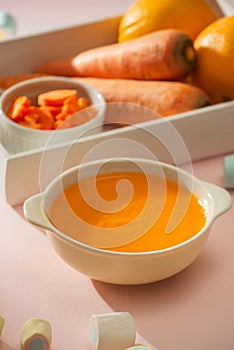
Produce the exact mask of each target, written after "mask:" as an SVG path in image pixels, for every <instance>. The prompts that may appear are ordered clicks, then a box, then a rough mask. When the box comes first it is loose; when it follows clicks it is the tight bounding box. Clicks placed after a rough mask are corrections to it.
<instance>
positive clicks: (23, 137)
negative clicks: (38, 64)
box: [0, 77, 106, 153]
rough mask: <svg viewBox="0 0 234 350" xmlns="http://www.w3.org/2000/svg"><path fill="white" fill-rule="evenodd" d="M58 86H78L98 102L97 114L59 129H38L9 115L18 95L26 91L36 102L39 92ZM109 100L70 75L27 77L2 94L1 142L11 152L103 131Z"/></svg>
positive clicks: (0, 107)
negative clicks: (27, 78) (9, 110)
mask: <svg viewBox="0 0 234 350" xmlns="http://www.w3.org/2000/svg"><path fill="white" fill-rule="evenodd" d="M56 89H77V91H78V94H79V96H83V97H85V98H86V99H87V100H88V102H89V103H90V104H92V105H94V106H95V108H96V109H97V114H96V115H95V117H94V118H93V119H91V120H89V121H88V122H86V123H84V124H81V125H79V126H76V127H72V128H67V129H58V130H54V131H53V130H52V131H50V130H35V129H31V128H27V127H24V126H21V125H19V124H18V123H15V122H14V121H12V120H11V119H10V118H9V117H7V111H8V109H9V107H10V105H11V103H12V101H13V100H14V98H15V97H17V96H22V95H25V96H27V97H29V98H30V99H31V100H32V102H33V103H36V98H37V96H38V94H40V93H43V92H46V91H50V90H56ZM105 109H106V107H105V100H104V98H103V96H102V95H101V94H100V93H99V92H98V91H97V90H96V89H95V88H93V87H91V86H90V85H88V84H86V83H81V82H78V81H77V80H75V79H71V78H66V77H39V78H34V79H29V80H25V81H23V82H20V83H18V84H15V85H13V86H11V87H10V88H8V89H7V90H5V91H4V92H3V93H2V95H1V97H0V113H1V114H0V127H1V142H2V144H3V145H4V147H5V148H6V149H7V151H8V152H9V153H19V152H23V151H29V150H33V149H38V148H44V147H46V146H48V145H49V146H53V145H56V144H59V143H65V142H71V143H73V142H75V141H76V140H77V139H78V138H79V137H81V136H83V135H87V134H89V135H90V134H92V133H96V132H100V131H101V128H102V125H103V122H104V114H105Z"/></svg>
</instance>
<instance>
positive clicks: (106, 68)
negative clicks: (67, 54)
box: [37, 29, 196, 80]
mask: <svg viewBox="0 0 234 350" xmlns="http://www.w3.org/2000/svg"><path fill="white" fill-rule="evenodd" d="M195 66H196V53H195V50H194V47H193V43H192V40H191V39H190V38H189V37H188V35H187V34H186V33H184V32H182V31H179V30H176V29H166V30H160V31H156V32H153V33H149V34H146V35H144V36H141V37H139V38H136V39H132V40H129V41H128V42H123V43H114V44H110V45H106V46H100V47H97V48H94V49H90V50H87V51H84V52H82V53H80V54H78V55H76V56H75V57H72V58H70V59H67V60H57V61H52V62H49V63H47V64H45V65H43V66H41V67H39V68H38V69H37V73H43V74H53V75H64V76H71V77H72V76H77V77H79V76H86V77H88V76H90V77H98V78H119V79H121V78H124V79H144V80H178V79H180V78H182V77H184V76H186V75H188V74H189V73H190V72H191V71H192V70H193V69H194V68H195Z"/></svg>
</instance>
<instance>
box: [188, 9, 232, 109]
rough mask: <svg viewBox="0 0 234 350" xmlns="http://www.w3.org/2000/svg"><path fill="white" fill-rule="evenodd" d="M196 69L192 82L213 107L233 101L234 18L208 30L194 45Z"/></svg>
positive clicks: (229, 18)
mask: <svg viewBox="0 0 234 350" xmlns="http://www.w3.org/2000/svg"><path fill="white" fill-rule="evenodd" d="M194 47H195V50H196V52H197V69H196V71H195V73H194V76H193V82H194V84H196V85H197V86H199V87H200V88H202V89H203V90H204V91H205V92H206V93H207V94H208V95H209V97H210V99H211V101H212V102H213V103H219V102H222V101H226V100H233V99H234V15H233V16H228V17H223V18H221V19H219V20H217V21H215V22H214V23H212V24H210V25H209V26H207V27H206V28H205V29H204V30H203V31H202V32H201V33H200V34H199V35H198V37H197V38H196V40H195V41H194Z"/></svg>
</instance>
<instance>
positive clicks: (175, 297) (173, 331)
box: [0, 0, 234, 350]
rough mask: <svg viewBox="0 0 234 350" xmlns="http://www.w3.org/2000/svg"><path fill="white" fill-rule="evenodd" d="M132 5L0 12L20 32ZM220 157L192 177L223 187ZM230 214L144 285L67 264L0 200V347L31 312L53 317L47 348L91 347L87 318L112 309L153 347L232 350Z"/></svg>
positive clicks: (26, 6) (13, 0)
mask: <svg viewBox="0 0 234 350" xmlns="http://www.w3.org/2000/svg"><path fill="white" fill-rule="evenodd" d="M131 3H132V0H118V1H114V2H111V4H110V2H108V1H107V0H99V1H98V2H97V1H91V0H85V1H82V2H81V1H80V0H76V1H74V0H73V1H72V0H66V1H64V2H60V1H58V2H54V1H48V0H47V1H46V0H41V1H40V2H33V1H29V0H21V1H19V0H3V1H1V10H4V11H10V12H11V13H12V14H13V15H14V16H15V17H16V19H17V22H18V35H19V36H21V35H26V34H29V33H35V32H44V31H46V30H50V29H57V28H61V27H65V26H70V25H76V24H79V23H84V22H89V21H93V20H95V19H101V18H105V17H109V16H112V15H118V14H121V13H122V12H123V11H124V10H125V9H126V8H127V7H128V6H129V5H130V4H131ZM233 3H234V1H233ZM217 142H218V140H217ZM233 153H234V144H233ZM224 156H225V155H223V156H219V157H214V158H211V159H206V160H202V161H199V162H196V163H194V173H195V175H197V176H198V177H200V178H201V179H204V180H207V181H210V182H212V183H215V184H218V185H220V186H223V157H224ZM16 176H17V175H16ZM230 193H231V194H232V197H233V199H234V193H233V191H230ZM233 214H234V209H233V208H232V209H231V210H230V211H229V212H227V213H226V214H224V215H223V216H222V217H220V218H218V219H217V221H216V222H215V223H214V225H213V227H212V230H211V235H210V238H209V240H208V242H207V244H206V246H205V248H204V250H203V252H202V254H201V255H200V256H199V257H198V259H197V260H196V261H195V262H194V263H193V264H192V265H191V266H190V267H189V268H187V269H186V270H185V271H183V272H181V273H180V274H178V275H176V276H174V277H171V278H169V279H167V280H165V281H161V282H158V283H154V284H150V285H145V286H115V285H108V284H104V283H100V282H95V281H92V280H90V279H89V278H88V277H86V276H84V275H81V274H80V273H78V272H76V271H75V270H73V269H72V268H71V267H69V266H68V265H66V264H65V263H64V262H63V261H62V260H61V259H60V257H59V256H58V255H57V254H56V253H55V251H54V250H53V248H52V247H51V246H50V244H49V242H48V240H47V238H46V236H45V235H44V234H43V232H41V231H40V230H39V229H37V228H35V227H33V226H32V225H30V224H29V223H28V222H26V221H25V220H24V218H23V215H22V206H18V207H15V208H12V207H10V206H9V205H7V204H6V203H5V202H4V201H3V200H2V199H0V315H2V316H4V317H5V320H6V324H5V327H4V329H3V333H2V338H1V341H0V350H10V349H11V348H12V347H13V348H15V349H19V348H20V346H19V339H20V331H21V328H22V326H23V324H24V322H26V321H27V320H28V319H30V318H33V317H38V318H45V319H47V320H49V321H50V322H51V325H52V329H53V340H52V349H53V350H72V349H76V348H77V349H82V350H85V349H86V350H90V349H91V346H90V340H89V320H90V316H91V315H92V314H94V313H106V312H113V311H129V312H131V314H132V315H133V317H134V320H135V324H136V328H137V332H138V335H137V340H138V341H139V342H141V343H144V344H149V345H151V346H152V347H153V348H155V349H158V350H198V349H199V350H232V349H234V331H233V329H234V328H233V327H234V326H233V325H234V278H233V267H234V254H233V246H234V234H233V233H234V229H233V227H234V221H233V218H234V215H233ZM110 350H111V349H110Z"/></svg>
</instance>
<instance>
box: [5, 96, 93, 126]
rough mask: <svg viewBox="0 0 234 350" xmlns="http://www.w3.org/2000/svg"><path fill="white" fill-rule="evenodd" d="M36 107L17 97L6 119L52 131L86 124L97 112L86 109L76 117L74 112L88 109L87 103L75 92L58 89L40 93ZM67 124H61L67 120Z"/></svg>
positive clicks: (27, 100) (24, 97) (23, 98)
mask: <svg viewBox="0 0 234 350" xmlns="http://www.w3.org/2000/svg"><path fill="white" fill-rule="evenodd" d="M37 101H38V105H37V106H33V105H32V104H31V100H30V99H29V98H28V97H26V96H18V97H17V98H16V99H15V100H14V101H13V102H12V104H11V105H10V108H9V110H8V113H7V115H8V117H9V118H10V119H11V120H13V121H14V122H16V123H19V124H20V125H22V126H25V127H28V128H33V129H38V130H54V129H57V128H62V127H63V128H65V127H66V128H68V127H73V126H76V125H80V124H82V123H85V122H87V121H88V120H90V119H91V118H93V117H94V116H95V115H96V113H97V110H96V109H95V108H93V109H92V112H89V110H90V109H91V108H88V109H87V112H86V113H81V114H79V115H76V117H75V118H71V116H73V115H74V114H75V113H76V112H78V111H81V110H85V111H86V107H90V106H89V104H88V101H87V100H86V99H85V98H84V97H82V96H80V97H78V93H77V90H73V89H65V90H64V89H60V90H51V91H47V92H45V93H41V94H39V95H38V97H37ZM70 118H71V119H72V120H71V121H70V122H69V123H67V122H66V123H65V124H64V125H63V123H64V122H65V121H67V120H68V119H70Z"/></svg>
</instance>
